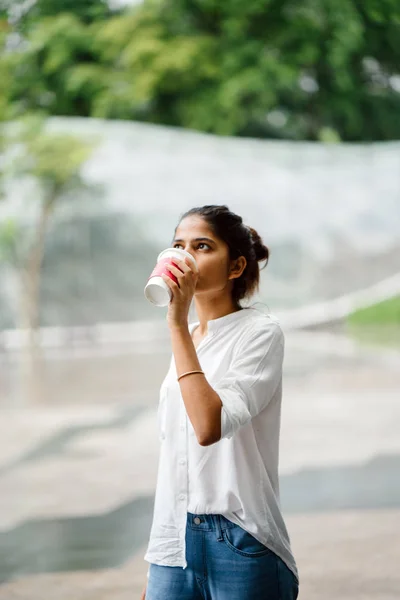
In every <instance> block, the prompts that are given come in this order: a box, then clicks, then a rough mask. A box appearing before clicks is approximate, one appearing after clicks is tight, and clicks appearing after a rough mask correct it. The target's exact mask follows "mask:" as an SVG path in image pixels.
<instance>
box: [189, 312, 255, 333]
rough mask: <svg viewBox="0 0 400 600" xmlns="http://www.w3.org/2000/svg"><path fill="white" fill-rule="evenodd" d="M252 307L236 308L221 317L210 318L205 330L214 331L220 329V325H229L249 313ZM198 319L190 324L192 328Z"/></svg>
mask: <svg viewBox="0 0 400 600" xmlns="http://www.w3.org/2000/svg"><path fill="white" fill-rule="evenodd" d="M253 310H254V309H252V308H251V307H250V308H242V309H241V310H236V311H234V312H231V313H228V314H227V315H224V316H223V317H218V319H210V320H209V321H207V331H208V332H215V331H218V330H219V329H221V328H222V327H226V326H227V325H231V324H232V323H236V322H237V321H240V320H241V319H243V318H244V317H245V316H246V315H249V314H250V313H251V311H253ZM199 324H200V321H196V322H195V323H192V324H191V326H192V328H194V327H195V326H197V325H199Z"/></svg>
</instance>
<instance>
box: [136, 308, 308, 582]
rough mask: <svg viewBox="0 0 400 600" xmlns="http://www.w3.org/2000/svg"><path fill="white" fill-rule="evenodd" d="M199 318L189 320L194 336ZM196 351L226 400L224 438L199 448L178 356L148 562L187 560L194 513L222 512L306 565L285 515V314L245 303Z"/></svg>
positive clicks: (163, 429) (212, 326) (165, 416)
mask: <svg viewBox="0 0 400 600" xmlns="http://www.w3.org/2000/svg"><path fill="white" fill-rule="evenodd" d="M197 325H199V322H198V321H196V322H194V323H190V324H189V331H190V332H191V333H192V332H193V330H194V329H195V327H196V326H197ZM207 330H208V333H207V335H206V336H205V337H204V338H203V339H202V340H201V342H200V344H199V346H198V347H197V355H198V359H199V362H200V365H201V368H202V370H203V371H204V373H205V376H206V378H207V381H208V383H209V384H210V385H211V386H212V388H213V389H214V390H215V391H216V392H217V394H218V395H219V397H220V398H221V402H222V404H223V406H222V407H221V439H220V440H219V441H218V442H216V443H214V444H212V445H210V446H201V445H200V444H199V443H198V440H197V437H196V434H195V431H194V429H193V426H192V424H191V421H190V419H189V417H188V415H187V412H186V407H185V404H184V402H183V398H182V395H181V392H180V385H179V383H178V382H177V381H176V378H177V373H176V366H175V359H174V356H173V354H172V356H171V362H170V367H169V371H168V373H167V375H166V377H165V379H164V381H163V383H162V384H161V389H160V399H159V406H158V424H159V440H160V456H159V464H158V474H157V485H156V494H155V502H154V513H153V522H152V526H151V531H150V538H149V544H148V548H147V551H146V554H145V556H144V560H146V561H148V562H149V563H155V564H158V565H166V566H175V567H182V568H184V569H185V568H186V567H187V562H186V543H185V535H186V519H187V511H189V512H191V513H194V514H222V515H224V516H225V517H226V518H227V519H229V520H230V521H232V522H233V523H236V524H237V525H239V526H240V527H242V528H243V529H245V530H246V531H248V532H249V533H251V534H252V535H253V536H254V537H255V538H256V539H257V540H258V541H260V542H261V543H262V544H264V545H265V546H267V547H269V548H270V549H271V550H272V551H273V552H275V553H276V554H277V555H278V556H279V557H280V558H281V559H282V560H283V561H284V562H285V563H286V565H287V566H288V567H289V569H291V570H292V571H293V573H294V574H295V576H296V578H297V579H298V571H297V567H296V563H295V559H294V556H293V554H292V551H291V547H290V539H289V535H288V532H287V529H286V526H285V523H284V520H283V517H282V514H281V509H280V499H279V481H278V461H279V433H280V417H281V402H282V363H283V355H284V335H283V332H282V329H281V328H280V325H279V323H278V321H277V319H276V318H275V317H273V316H271V315H266V314H264V313H262V312H260V311H259V310H257V309H255V308H244V309H242V310H239V311H236V312H233V313H229V314H228V315H225V316H223V317H219V318H218V319H212V320H210V321H208V323H207Z"/></svg>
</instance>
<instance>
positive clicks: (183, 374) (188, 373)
mask: <svg viewBox="0 0 400 600" xmlns="http://www.w3.org/2000/svg"><path fill="white" fill-rule="evenodd" d="M191 373H203V375H204V371H198V370H197V371H187V373H182V375H179V377H178V379H177V381H179V380H180V378H181V377H185V375H190V374H191Z"/></svg>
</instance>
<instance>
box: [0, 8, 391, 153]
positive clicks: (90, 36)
mask: <svg viewBox="0 0 400 600" xmlns="http://www.w3.org/2000/svg"><path fill="white" fill-rule="evenodd" d="M57 7H58V9H57ZM60 7H61V8H62V10H60ZM95 7H97V8H96V10H95ZM101 7H103V8H101ZM32 11H33V12H32V13H31V14H29V13H28V15H25V17H24V19H22V20H21V19H20V22H21V23H23V24H24V27H23V28H22V27H21V26H20V32H21V38H20V41H19V43H15V44H14V47H13V48H12V49H10V48H9V49H8V51H7V53H5V54H4V55H3V57H2V59H1V61H0V72H3V71H6V72H8V73H12V74H13V77H12V81H11V84H10V86H9V87H8V88H7V90H4V89H3V90H2V88H1V87H0V106H1V104H2V102H3V103H4V102H5V100H4V98H5V96H7V101H8V102H11V103H13V105H14V106H17V107H18V109H19V110H27V109H29V110H32V109H33V110H35V109H37V108H41V109H45V110H46V111H48V112H49V113H50V114H62V115H82V116H94V117H102V118H118V119H136V120H143V121H149V122H155V123H164V124H167V125H175V126H182V127H188V128H192V129H198V130H201V131H207V132H212V133H217V134H222V135H250V136H257V137H280V138H287V139H310V140H318V139H320V140H321V139H322V140H327V141H329V140H332V141H335V140H340V139H342V140H350V141H371V140H387V139H395V138H400V118H399V114H400V3H399V2H398V1H397V0H380V1H379V2H377V0H363V2H361V1H360V0H298V1H296V2H294V1H293V0H247V1H246V2H244V1H243V0H226V1H225V2H219V1H217V0H145V1H144V2H143V3H142V4H141V5H138V6H136V7H135V9H130V10H125V11H119V12H118V13H112V12H111V11H110V10H109V9H108V8H106V7H105V3H103V2H95V1H94V0H86V1H85V2H83V1H82V0H80V1H79V2H78V0H68V2H65V1H64V0H63V1H62V0H58V1H57V2H53V1H50V0H40V1H38V2H37V3H36V5H35V8H34V9H32ZM28 17H29V18H28ZM9 27H13V25H12V24H9ZM14 27H17V28H18V23H17V25H15V26H14Z"/></svg>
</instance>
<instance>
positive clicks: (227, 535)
mask: <svg viewBox="0 0 400 600" xmlns="http://www.w3.org/2000/svg"><path fill="white" fill-rule="evenodd" d="M223 536H224V541H225V544H226V545H227V546H228V548H230V549H231V550H233V551H234V552H236V553H237V554H241V555H242V556H249V557H253V558H254V557H257V556H265V555H267V554H271V555H275V553H274V552H273V551H272V550H271V549H270V548H268V547H267V546H264V544H262V543H261V542H259V541H258V540H257V539H256V538H255V537H254V536H253V535H252V534H251V533H249V532H248V531H246V530H245V529H243V528H242V527H240V525H236V523H235V526H234V527H230V528H227V529H225V530H224V532H223Z"/></svg>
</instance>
